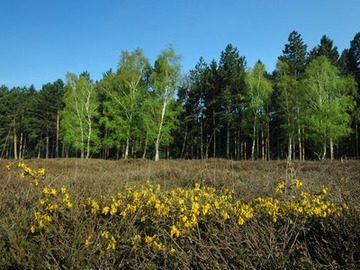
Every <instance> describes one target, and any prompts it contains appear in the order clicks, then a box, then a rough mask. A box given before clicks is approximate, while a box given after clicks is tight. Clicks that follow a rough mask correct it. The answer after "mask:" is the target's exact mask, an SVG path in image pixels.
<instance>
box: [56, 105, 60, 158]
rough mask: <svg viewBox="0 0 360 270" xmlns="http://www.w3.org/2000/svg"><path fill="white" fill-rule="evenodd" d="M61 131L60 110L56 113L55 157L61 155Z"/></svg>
mask: <svg viewBox="0 0 360 270" xmlns="http://www.w3.org/2000/svg"><path fill="white" fill-rule="evenodd" d="M59 132H60V112H59V111H58V112H57V114H56V142H55V157H56V158H58V157H59V137H60V136H59Z"/></svg>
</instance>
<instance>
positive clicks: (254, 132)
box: [251, 115, 256, 160]
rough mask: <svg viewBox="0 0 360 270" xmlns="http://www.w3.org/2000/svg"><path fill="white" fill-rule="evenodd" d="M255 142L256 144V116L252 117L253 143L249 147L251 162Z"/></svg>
mask: <svg viewBox="0 0 360 270" xmlns="http://www.w3.org/2000/svg"><path fill="white" fill-rule="evenodd" d="M255 142H256V115H255V117H254V128H253V141H252V147H251V160H254V159H255Z"/></svg>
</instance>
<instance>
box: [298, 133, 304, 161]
mask: <svg viewBox="0 0 360 270" xmlns="http://www.w3.org/2000/svg"><path fill="white" fill-rule="evenodd" d="M298 143H299V160H303V156H302V144H301V129H300V127H299V128H298Z"/></svg>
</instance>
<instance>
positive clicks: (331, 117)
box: [302, 56, 355, 157]
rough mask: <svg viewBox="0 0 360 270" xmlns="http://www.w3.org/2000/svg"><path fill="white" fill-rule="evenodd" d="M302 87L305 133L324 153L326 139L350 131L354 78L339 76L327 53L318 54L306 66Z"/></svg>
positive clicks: (328, 139) (330, 139)
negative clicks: (325, 54)
mask: <svg viewBox="0 0 360 270" xmlns="http://www.w3.org/2000/svg"><path fill="white" fill-rule="evenodd" d="M302 91H303V95H304V102H305V103H306V104H307V108H306V109H305V110H304V111H303V118H304V121H305V124H306V127H307V129H308V137H309V138H311V139H312V140H314V141H316V142H318V143H320V144H321V147H322V148H323V150H322V157H325V155H326V145H327V144H328V142H329V141H334V142H336V141H338V140H339V139H341V138H343V137H346V136H348V135H349V133H350V132H351V129H350V123H351V117H350V113H351V111H352V110H353V109H354V105H355V104H354V99H353V94H354V91H355V82H354V80H353V78H351V77H348V78H342V77H339V72H338V70H337V69H336V67H335V66H333V65H332V64H331V63H330V61H329V60H328V59H327V57H325V56H320V57H318V58H316V59H315V60H313V61H312V62H311V63H310V65H309V66H308V67H307V68H306V71H305V78H304V80H303V81H302ZM321 147H320V149H321Z"/></svg>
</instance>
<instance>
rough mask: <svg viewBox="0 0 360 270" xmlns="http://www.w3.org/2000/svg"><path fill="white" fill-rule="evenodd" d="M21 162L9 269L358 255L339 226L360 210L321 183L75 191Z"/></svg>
mask: <svg viewBox="0 0 360 270" xmlns="http://www.w3.org/2000/svg"><path fill="white" fill-rule="evenodd" d="M15 167H16V166H15ZM17 168H18V169H20V172H19V174H20V180H19V181H23V182H24V183H23V184H24V186H26V188H25V189H23V190H22V192H23V194H27V197H26V198H25V197H22V196H21V198H22V200H23V201H22V204H21V205H19V206H18V208H21V211H22V216H21V218H22V220H21V221H20V225H18V227H19V228H20V231H19V232H17V235H16V236H13V237H12V238H13V240H12V241H10V238H11V237H10V236H9V235H11V232H9V230H10V229H9V228H10V227H6V226H5V225H6V223H3V224H2V227H1V228H2V230H1V231H0V233H1V235H0V236H1V238H2V239H8V240H6V241H5V242H6V243H5V244H3V245H2V246H1V250H0V251H2V252H3V253H4V254H5V256H4V258H3V259H2V261H1V262H2V265H1V266H2V267H5V268H6V267H7V268H39V269H41V268H54V267H57V268H77V269H81V268H93V269H99V268H129V269H139V268H140V269H159V268H162V269H168V268H180V269H199V268H200V269H207V268H209V267H212V268H216V269H226V268H228V269H229V268H230V269H239V268H247V269H251V268H265V269H276V268H299V269H301V268H308V267H315V268H317V267H319V268H320V267H341V266H347V267H355V266H356V265H357V264H358V263H359V244H356V243H355V242H354V241H355V240H356V239H358V237H359V234H358V230H356V229H355V228H353V230H354V231H353V232H354V234H353V235H352V236H350V237H349V235H348V233H349V232H346V231H345V230H344V228H343V225H344V224H345V223H346V222H347V220H350V219H351V218H352V217H353V215H354V213H356V211H357V210H356V209H352V208H351V207H349V206H347V205H346V204H345V203H343V202H334V201H332V200H331V199H330V198H329V197H328V195H329V189H328V188H327V187H325V186H323V187H322V188H321V189H320V190H319V191H318V192H317V193H311V192H308V191H306V189H305V187H304V185H303V183H302V181H301V180H299V179H294V180H287V181H284V182H280V183H279V184H278V185H277V188H276V190H275V192H274V194H273V196H265V197H258V198H254V199H250V200H247V201H244V200H241V199H239V198H237V196H236V195H235V191H234V190H233V189H228V188H225V187H223V188H214V187H210V186H206V185H202V184H199V183H196V184H195V185H194V186H193V187H192V188H180V187H178V188H174V189H163V188H162V187H161V185H160V184H154V183H153V182H151V181H147V182H146V183H145V184H138V185H134V186H133V187H128V188H126V189H125V190H124V191H122V192H116V193H115V194H106V195H105V194H98V195H97V196H91V197H81V196H78V195H77V194H76V190H72V189H71V187H70V188H69V187H66V186H64V185H62V186H56V184H54V183H51V181H50V180H51V179H47V178H46V174H45V173H46V171H45V169H44V168H39V169H36V170H35V169H33V168H30V167H28V166H27V165H26V164H25V163H23V162H20V163H19V164H18V166H17ZM13 169H15V168H12V167H11V166H7V170H9V171H11V170H13ZM30 193H31V194H30ZM9 222H10V221H8V223H9ZM5 228H6V230H5ZM334 240H336V243H331V242H330V241H334ZM349 243H351V244H352V245H349ZM342 245H343V246H347V250H341V249H339V246H342Z"/></svg>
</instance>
